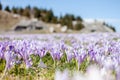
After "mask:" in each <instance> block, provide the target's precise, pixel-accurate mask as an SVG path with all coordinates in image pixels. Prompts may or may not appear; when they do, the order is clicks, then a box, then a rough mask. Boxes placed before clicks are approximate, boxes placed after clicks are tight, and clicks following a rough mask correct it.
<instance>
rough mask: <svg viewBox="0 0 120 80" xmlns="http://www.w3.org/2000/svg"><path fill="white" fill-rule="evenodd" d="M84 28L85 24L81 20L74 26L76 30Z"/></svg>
mask: <svg viewBox="0 0 120 80" xmlns="http://www.w3.org/2000/svg"><path fill="white" fill-rule="evenodd" d="M83 28H84V25H83V24H82V23H81V22H78V23H77V24H76V25H75V26H74V30H81V29H83Z"/></svg>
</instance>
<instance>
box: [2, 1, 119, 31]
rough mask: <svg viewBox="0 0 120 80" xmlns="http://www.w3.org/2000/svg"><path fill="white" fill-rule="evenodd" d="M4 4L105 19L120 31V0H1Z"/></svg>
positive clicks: (59, 13) (86, 17) (57, 14)
mask: <svg viewBox="0 0 120 80" xmlns="http://www.w3.org/2000/svg"><path fill="white" fill-rule="evenodd" d="M1 2H2V4H3V5H4V6H6V5H9V6H10V7H12V6H16V7H25V6H27V5H30V6H31V7H33V6H37V7H39V8H46V9H52V10H53V12H54V14H55V15H56V16H60V15H64V14H66V13H70V14H74V15H76V16H81V17H82V18H83V19H85V20H87V19H98V20H104V21H105V22H107V23H109V24H110V25H113V26H115V28H116V30H117V31H118V32H120V0H1Z"/></svg>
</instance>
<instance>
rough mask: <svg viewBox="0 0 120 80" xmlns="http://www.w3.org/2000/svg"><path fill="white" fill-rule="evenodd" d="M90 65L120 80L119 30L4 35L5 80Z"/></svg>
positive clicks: (38, 79) (0, 61) (37, 79)
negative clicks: (113, 31) (116, 31)
mask: <svg viewBox="0 0 120 80" xmlns="http://www.w3.org/2000/svg"><path fill="white" fill-rule="evenodd" d="M90 65H96V66H97V67H98V68H99V69H101V70H102V69H104V70H106V71H108V72H111V74H112V75H113V76H114V77H115V80H120V34H119V33H91V34H33V35H0V78H1V80H8V79H9V80H54V75H55V71H56V70H60V71H64V70H65V69H68V70H70V71H71V72H70V75H73V74H72V72H73V71H80V72H81V73H85V72H86V70H87V68H88V67H89V66H90ZM70 75H69V76H70ZM63 76H64V75H63ZM56 79H57V78H55V80H56ZM59 80H67V79H62V78H61V79H59ZM70 80H71V79H70ZM74 80H75V79H74ZM76 80H79V79H76ZM95 80H98V79H95Z"/></svg>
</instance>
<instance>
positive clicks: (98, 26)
mask: <svg viewBox="0 0 120 80" xmlns="http://www.w3.org/2000/svg"><path fill="white" fill-rule="evenodd" d="M21 21H22V22H23V21H24V22H23V23H22V26H26V25H27V23H30V25H27V27H26V28H25V29H24V30H22V31H21V30H20V31H19V30H18V31H19V32H20V33H41V32H42V33H46V32H47V33H48V32H68V33H71V32H72V33H74V32H75V33H76V32H80V33H89V32H114V31H113V30H112V29H111V28H109V27H108V26H107V25H105V24H104V23H103V22H100V21H94V22H85V21H83V22H82V24H83V25H84V28H83V29H81V30H80V31H79V30H77V31H75V30H72V29H68V28H67V26H61V25H60V24H55V23H46V22H43V21H39V20H37V22H34V21H32V19H28V18H26V17H23V16H20V15H17V14H13V13H9V12H6V11H0V32H11V31H12V32H15V33H16V32H17V31H14V30H15V28H16V27H17V26H18V24H21ZM41 22H42V25H43V26H42V25H41ZM31 24H32V25H33V26H32V27H33V28H32V29H30V27H31ZM35 25H37V26H40V27H41V26H42V28H44V27H47V28H44V30H42V29H38V30H35V29H34V26H35ZM19 26H20V25H19ZM40 27H39V28H40ZM28 28H29V30H28ZM62 30H63V31H62Z"/></svg>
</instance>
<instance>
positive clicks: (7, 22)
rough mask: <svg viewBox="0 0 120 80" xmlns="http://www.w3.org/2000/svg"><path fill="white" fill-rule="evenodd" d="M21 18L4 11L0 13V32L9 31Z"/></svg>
mask: <svg viewBox="0 0 120 80" xmlns="http://www.w3.org/2000/svg"><path fill="white" fill-rule="evenodd" d="M21 19H22V17H20V16H19V15H16V14H12V13H9V12H6V11H0V31H9V30H10V29H11V27H12V26H13V25H15V24H16V23H18V22H19V21H20V20H21Z"/></svg>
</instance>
